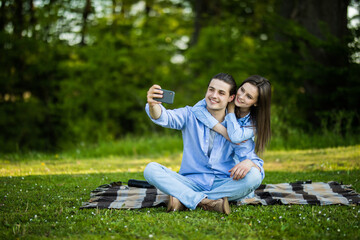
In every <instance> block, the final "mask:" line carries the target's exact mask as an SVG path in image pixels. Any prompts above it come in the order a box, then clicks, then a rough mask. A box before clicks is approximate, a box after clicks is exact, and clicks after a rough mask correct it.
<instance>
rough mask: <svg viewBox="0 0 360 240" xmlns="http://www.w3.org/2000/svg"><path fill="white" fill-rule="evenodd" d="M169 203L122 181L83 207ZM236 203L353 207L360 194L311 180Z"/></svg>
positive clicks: (265, 188) (271, 187)
mask: <svg viewBox="0 0 360 240" xmlns="http://www.w3.org/2000/svg"><path fill="white" fill-rule="evenodd" d="M168 201H169V196H168V195H166V194H165V193H163V192H161V191H160V190H158V189H156V188H139V187H129V186H127V185H124V184H123V183H122V182H113V183H110V184H105V185H101V186H99V187H98V188H96V189H95V190H94V191H92V192H91V194H90V200H89V202H85V203H83V205H82V206H81V208H117V209H137V208H146V207H156V206H166V204H167V202H168ZM233 203H234V204H237V205H244V204H261V205H274V204H316V205H330V204H342V205H353V204H359V203H360V195H359V194H358V193H356V192H355V191H354V190H353V189H352V188H351V186H350V185H342V184H339V183H337V182H328V183H324V182H314V183H312V182H311V181H307V182H295V183H279V184H266V185H260V187H259V188H258V189H257V190H255V197H254V198H248V199H244V200H239V201H237V202H233Z"/></svg>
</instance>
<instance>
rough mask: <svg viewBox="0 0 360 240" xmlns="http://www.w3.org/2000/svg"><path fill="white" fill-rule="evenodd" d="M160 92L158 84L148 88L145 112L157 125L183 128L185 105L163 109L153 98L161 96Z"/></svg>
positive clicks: (186, 113) (186, 112) (185, 112)
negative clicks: (183, 106)
mask: <svg viewBox="0 0 360 240" xmlns="http://www.w3.org/2000/svg"><path fill="white" fill-rule="evenodd" d="M161 92H162V91H161V90H160V86H159V85H153V86H152V87H151V88H150V89H149V91H148V93H147V104H146V106H145V111H146V113H147V114H148V116H149V117H150V119H151V121H153V122H154V123H155V124H157V125H160V126H162V127H166V128H172V129H178V130H180V129H183V127H184V126H185V125H186V119H187V116H188V109H187V108H186V107H185V108H178V109H173V110H167V109H165V108H164V106H162V105H161V103H160V102H158V101H156V100H154V98H161V97H162V94H161Z"/></svg>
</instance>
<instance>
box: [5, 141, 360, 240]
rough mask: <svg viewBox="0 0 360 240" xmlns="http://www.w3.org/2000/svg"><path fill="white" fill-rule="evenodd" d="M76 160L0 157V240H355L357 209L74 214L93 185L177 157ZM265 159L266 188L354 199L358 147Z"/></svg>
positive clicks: (359, 180)
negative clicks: (332, 184)
mask: <svg viewBox="0 0 360 240" xmlns="http://www.w3.org/2000/svg"><path fill="white" fill-rule="evenodd" d="M140 144H141V143H140ZM93 151H94V152H95V151H96V150H95V149H94V150H93ZM31 156H32V157H31ZM75 156H76V157H75ZM75 156H72V155H71V154H69V152H67V153H58V154H51V155H48V154H38V155H36V154H25V155H21V154H18V155H16V154H15V155H3V156H2V157H1V158H0V166H1V167H0V239H17V238H19V239H49V238H51V239H52V238H60V239H68V238H69V239H103V238H104V239H271V238H273V239H345V238H347V239H359V238H360V229H359V227H360V224H359V222H360V221H359V220H360V206H338V205H333V206H308V205H306V206H305V205H304V206H299V205H292V206H280V205H278V206H232V213H231V214H230V215H229V216H224V215H221V214H218V213H215V212H206V211H203V210H198V209H197V210H195V211H186V212H179V213H166V211H165V208H163V207H160V208H147V209H140V210H105V209H103V210H98V209H84V210H80V209H79V207H80V206H81V205H82V203H83V202H85V201H87V200H89V197H90V196H89V194H90V191H91V190H93V189H95V188H96V187H97V186H99V185H102V184H105V183H109V182H113V181H119V180H121V181H126V180H128V179H130V178H135V179H143V175H142V170H143V169H144V167H145V166H146V164H147V163H148V162H151V161H156V162H160V163H162V164H165V165H166V166H170V167H171V168H172V169H174V170H178V169H179V166H180V161H181V153H179V152H173V151H170V150H169V152H168V154H149V155H148V156H146V155H145V154H139V153H137V154H134V153H133V154H132V155H131V154H129V155H126V156H124V155H123V156H120V155H119V156H116V155H108V156H106V157H94V156H91V157H86V156H83V155H81V154H79V155H75ZM99 156H100V155H99ZM263 158H264V160H265V165H264V166H265V170H266V177H265V179H264V183H281V182H293V181H297V180H309V179H311V180H313V181H325V182H327V181H338V182H343V183H344V184H351V185H352V186H353V187H354V189H355V190H356V191H357V192H360V146H359V145H356V146H350V147H341V148H324V149H316V150H293V151H268V152H266V154H265V155H264V156H263Z"/></svg>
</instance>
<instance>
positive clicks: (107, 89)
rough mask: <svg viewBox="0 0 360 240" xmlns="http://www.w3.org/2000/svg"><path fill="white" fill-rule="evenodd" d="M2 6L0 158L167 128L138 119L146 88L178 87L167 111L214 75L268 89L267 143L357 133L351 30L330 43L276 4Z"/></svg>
mask: <svg viewBox="0 0 360 240" xmlns="http://www.w3.org/2000/svg"><path fill="white" fill-rule="evenodd" d="M332 1H334V2H335V1H336V0H332ZM289 2H290V3H291V2H293V1H289ZM289 2H288V4H289ZM306 2H308V1H304V2H301V3H299V4H300V5H301V4H305V3H306ZM0 4H1V5H0V128H1V134H0V147H1V150H3V151H14V150H19V149H42V150H50V149H53V148H54V147H64V146H67V145H69V144H76V143H78V142H96V141H101V140H113V139H117V138H119V137H122V136H125V135H127V134H128V133H131V134H142V135H143V134H146V133H149V132H154V131H164V130H163V129H161V130H160V128H158V127H156V126H154V125H153V124H151V123H150V121H149V119H148V118H147V116H146V114H145V113H144V106H145V103H146V92H147V90H148V88H149V87H150V86H151V85H152V84H154V83H157V84H159V85H161V86H162V87H163V88H165V89H171V90H175V91H176V96H175V104H174V105H173V106H170V108H171V107H180V106H184V105H193V104H194V103H195V102H196V101H198V100H200V99H201V98H203V96H204V93H205V89H206V86H207V83H208V81H209V79H210V78H211V76H213V75H215V74H216V73H218V72H228V73H230V74H232V75H233V76H234V77H235V80H236V81H237V83H238V84H240V83H241V82H242V81H243V80H244V79H245V78H246V77H248V76H249V75H253V74H260V75H263V76H265V77H267V78H268V79H269V80H270V81H271V82H272V85H273V91H274V93H273V103H274V104H273V130H274V133H275V136H282V137H286V136H288V135H291V134H292V133H293V132H294V131H297V130H294V129H303V130H301V131H310V132H311V131H314V129H317V128H322V129H325V130H326V131H328V130H329V129H330V128H332V127H334V128H336V129H337V130H336V132H337V133H338V134H344V131H345V132H349V131H350V130H349V129H352V130H354V131H357V130H356V129H355V128H354V126H357V125H358V121H359V117H358V112H356V111H357V104H358V102H359V95H360V94H359V92H360V89H359V85H358V84H357V81H358V80H357V76H358V72H359V70H360V68H359V60H358V57H356V56H358V55H357V53H358V52H359V45H358V36H359V31H358V28H357V27H356V26H355V27H352V28H351V31H348V32H347V33H346V34H345V35H344V38H339V37H337V36H335V35H334V34H333V33H332V31H331V29H330V30H329V28H330V27H329V25H328V22H329V21H328V22H327V21H319V22H318V24H319V25H317V26H318V27H317V28H316V29H320V32H321V34H320V35H318V34H317V33H314V32H312V29H310V28H309V27H308V26H307V25H306V24H305V23H304V21H303V20H304V19H306V14H305V16H303V15H301V14H300V15H299V16H302V18H301V17H297V18H293V19H292V18H291V17H289V16H293V15H292V14H289V11H290V10H291V9H292V8H291V7H289V6H290V5H289V6H288V5H286V6H288V8H287V10H286V9H285V10H286V11H285V10H284V9H282V10H281V8H280V7H279V6H282V5H283V1H280V0H266V1H254V0H242V1H226V0H221V1H215V0H212V1H205V0H199V1H194V0H188V1H175V0H162V1H160V0H146V1H140V0H131V1H120V0H111V1H110V0H106V1H105V0H104V1H98V0H83V1H70V0H65V1H64V0H63V1H59V0H49V1H33V0H29V1H22V0H1V1H0ZM346 4H348V3H346ZM352 4H353V5H355V6H357V4H358V1H353V2H352ZM294 6H295V5H294ZM294 6H292V7H294ZM296 6H297V5H296ZM314 6H315V7H314V8H315V10H316V9H318V10H319V11H320V9H321V7H322V5H320V4H318V5H316V4H315V5H314ZM300 7H302V8H299V9H307V7H306V5H301V6H300ZM289 9H290V10H289ZM284 11H285V12H284ZM290 12H291V11H290ZM345 18H346V16H345ZM345 20H346V19H345ZM345 30H346V29H345ZM319 56H320V57H319ZM340 113H341V114H340ZM336 124H337V125H336ZM351 126H352V127H351ZM325 130H324V131H325Z"/></svg>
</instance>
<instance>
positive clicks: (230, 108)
mask: <svg viewBox="0 0 360 240" xmlns="http://www.w3.org/2000/svg"><path fill="white" fill-rule="evenodd" d="M227 110H228V113H235V103H234V101H232V102H230V103H229V104H228V105H227Z"/></svg>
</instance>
